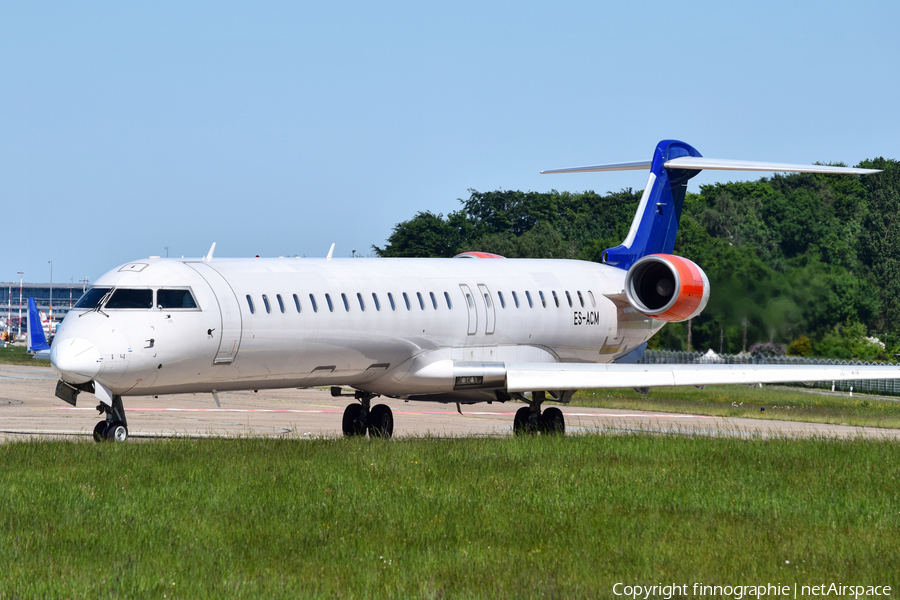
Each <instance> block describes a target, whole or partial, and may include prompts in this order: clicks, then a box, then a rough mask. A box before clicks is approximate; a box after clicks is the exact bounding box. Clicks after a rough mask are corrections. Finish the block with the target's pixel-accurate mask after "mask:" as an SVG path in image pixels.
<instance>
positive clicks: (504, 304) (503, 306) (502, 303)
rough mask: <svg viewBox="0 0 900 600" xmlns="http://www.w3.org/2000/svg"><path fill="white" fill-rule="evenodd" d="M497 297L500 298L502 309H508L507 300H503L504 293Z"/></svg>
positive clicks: (498, 293)
mask: <svg viewBox="0 0 900 600" xmlns="http://www.w3.org/2000/svg"><path fill="white" fill-rule="evenodd" d="M497 297H498V298H500V308H506V300H504V299H503V292H500V291H498V292H497Z"/></svg>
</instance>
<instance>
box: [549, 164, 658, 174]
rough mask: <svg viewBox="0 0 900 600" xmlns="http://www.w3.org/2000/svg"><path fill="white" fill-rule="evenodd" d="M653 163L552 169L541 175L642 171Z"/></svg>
mask: <svg viewBox="0 0 900 600" xmlns="http://www.w3.org/2000/svg"><path fill="white" fill-rule="evenodd" d="M652 164H653V161H649V160H639V161H637V162H623V163H610V164H608V165H595V166H593V167H572V168H571V169H551V170H549V171H541V175H550V174H552V173H592V172H595V171H640V170H643V169H649V168H650V165H652Z"/></svg>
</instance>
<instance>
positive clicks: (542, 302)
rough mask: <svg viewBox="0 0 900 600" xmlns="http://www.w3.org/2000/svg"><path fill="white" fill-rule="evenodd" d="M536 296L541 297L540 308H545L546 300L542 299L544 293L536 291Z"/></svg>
mask: <svg viewBox="0 0 900 600" xmlns="http://www.w3.org/2000/svg"><path fill="white" fill-rule="evenodd" d="M538 296H540V297H541V306H543V307H544V308H547V299H546V298H544V292H542V291H540V290H538Z"/></svg>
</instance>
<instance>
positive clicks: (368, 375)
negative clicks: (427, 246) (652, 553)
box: [51, 258, 663, 401]
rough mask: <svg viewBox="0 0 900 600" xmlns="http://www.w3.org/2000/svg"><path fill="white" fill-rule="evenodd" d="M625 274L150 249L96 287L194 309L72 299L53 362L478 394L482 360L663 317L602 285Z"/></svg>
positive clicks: (619, 346)
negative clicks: (170, 294)
mask: <svg viewBox="0 0 900 600" xmlns="http://www.w3.org/2000/svg"><path fill="white" fill-rule="evenodd" d="M624 278H625V271H623V270H620V269H617V268H614V267H609V266H604V265H600V264H596V263H589V262H581V261H571V260H527V259H522V260H513V259H462V258H459V259H335V260H326V259H291V258H286V259H259V258H257V259H213V260H211V261H209V262H206V261H202V260H185V259H158V258H152V259H146V260H141V261H136V262H134V263H128V264H126V265H123V266H121V267H119V268H117V269H114V270H112V271H110V272H108V273H106V274H105V275H103V276H102V277H101V278H100V279H99V280H97V282H96V283H95V284H94V288H95V289H96V288H112V289H120V288H128V289H136V290H146V289H150V290H152V291H153V294H154V296H153V298H156V297H157V296H156V294H158V293H159V290H171V289H189V290H190V292H191V294H192V295H193V297H194V299H195V300H196V305H197V307H196V308H158V307H157V304H156V303H155V302H154V304H153V307H152V308H149V307H142V308H120V309H115V308H103V307H100V310H85V309H77V308H76V309H73V310H71V311H70V312H69V314H68V315H67V316H66V318H65V319H64V320H63V322H62V323H61V324H60V326H59V329H58V331H57V335H56V338H55V340H54V343H53V347H52V350H51V361H52V364H53V366H54V369H55V370H56V371H57V373H58V374H60V376H61V378H62V379H63V380H65V381H67V382H69V383H73V384H79V383H85V382H87V381H90V380H94V381H96V382H97V383H100V384H102V385H103V386H105V387H106V388H108V389H109V390H110V391H111V392H112V393H114V394H117V395H123V396H124V395H155V394H168V393H182V392H202V391H213V390H217V391H223V390H237V389H266V388H283V387H309V386H326V385H328V386H350V387H353V388H356V389H359V390H364V391H366V392H371V393H375V394H383V395H388V396H399V397H410V396H416V397H419V396H421V395H433V397H434V398H435V399H443V400H446V399H447V398H448V397H449V396H448V394H457V395H458V396H459V397H460V398H462V399H463V400H464V399H465V398H466V394H470V396H469V397H471V398H472V400H473V401H474V400H475V399H478V396H477V393H478V392H481V393H484V392H485V391H486V390H490V389H492V388H495V387H497V386H496V385H494V384H492V383H491V375H490V373H491V369H492V365H497V364H500V363H504V362H528V363H539V362H568V363H572V362H582V363H602V362H611V361H613V360H615V359H616V358H618V357H621V356H623V355H625V354H627V353H628V352H629V351H631V350H632V349H634V348H635V347H637V346H638V345H640V344H641V343H643V342H645V341H646V340H647V339H649V338H650V337H651V336H652V335H653V334H654V333H655V332H656V331H657V330H658V329H659V328H660V327H661V326H662V325H663V323H662V322H660V321H655V320H653V319H650V318H648V317H645V316H643V315H641V314H639V313H637V312H636V311H635V310H634V309H633V308H631V307H630V306H627V305H625V304H624V303H622V302H621V301H614V299H610V298H608V297H607V296H615V295H617V294H619V293H620V292H621V290H622V289H623V281H624ZM501 295H502V297H501ZM248 296H249V298H250V300H249V301H248ZM313 299H314V301H315V305H316V307H315V309H314V307H313ZM448 300H449V305H448ZM251 301H252V305H253V307H252V309H251ZM298 303H299V308H300V310H299V311H298V309H297V305H298ZM467 376H478V377H479V378H475V379H471V378H470V379H466V378H465V377H467ZM461 377H462V378H463V379H460V378H461ZM472 394H475V395H472ZM421 399H428V398H427V397H423V398H421ZM464 401H465V400H464Z"/></svg>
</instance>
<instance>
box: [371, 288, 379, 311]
mask: <svg viewBox="0 0 900 600" xmlns="http://www.w3.org/2000/svg"><path fill="white" fill-rule="evenodd" d="M372 302H374V303H375V310H377V311H380V310H381V302H379V301H378V294H376V293H375V292H372Z"/></svg>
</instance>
